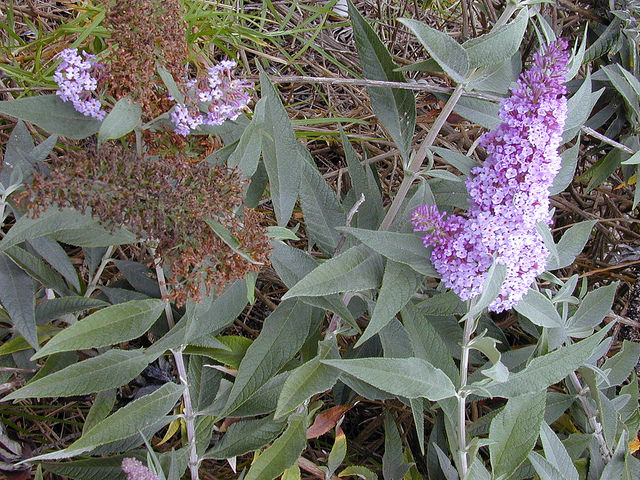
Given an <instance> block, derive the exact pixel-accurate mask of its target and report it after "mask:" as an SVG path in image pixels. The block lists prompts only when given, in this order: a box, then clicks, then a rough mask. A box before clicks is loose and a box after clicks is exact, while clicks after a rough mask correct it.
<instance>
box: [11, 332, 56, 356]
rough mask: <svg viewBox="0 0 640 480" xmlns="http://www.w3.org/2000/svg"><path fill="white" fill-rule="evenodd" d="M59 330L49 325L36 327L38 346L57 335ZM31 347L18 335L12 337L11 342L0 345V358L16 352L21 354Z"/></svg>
mask: <svg viewBox="0 0 640 480" xmlns="http://www.w3.org/2000/svg"><path fill="white" fill-rule="evenodd" d="M60 330H61V328H58V327H53V326H51V325H44V326H42V327H40V326H39V327H37V333H38V345H40V344H42V342H44V341H46V340H49V339H50V338H51V337H53V336H54V335H55V334H56V333H58V332H59V331H60ZM30 348H32V347H31V345H29V344H28V343H27V341H26V340H25V339H24V337H23V336H22V335H18V336H17V337H13V338H12V339H11V340H8V341H6V342H4V343H3V344H2V345H0V356H2V355H10V354H12V353H16V352H22V351H24V350H29V349H30Z"/></svg>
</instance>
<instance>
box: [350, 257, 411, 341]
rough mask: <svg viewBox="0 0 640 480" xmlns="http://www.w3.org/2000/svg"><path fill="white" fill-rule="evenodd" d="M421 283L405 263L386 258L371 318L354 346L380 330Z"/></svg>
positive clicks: (409, 298) (402, 306) (401, 307)
mask: <svg viewBox="0 0 640 480" xmlns="http://www.w3.org/2000/svg"><path fill="white" fill-rule="evenodd" d="M421 283H422V277H421V276H420V275H418V274H417V273H416V272H414V271H413V270H411V269H410V268H408V267H407V266H406V265H403V264H401V263H396V262H394V261H391V260H388V261H387V265H386V268H385V269H384V276H383V277H382V287H380V292H379V293H378V300H377V301H376V306H375V308H374V309H373V314H372V315H371V320H370V321H369V324H368V325H367V328H366V330H365V331H364V333H363V334H362V336H361V337H360V339H359V340H358V342H357V343H356V345H355V347H358V346H360V345H362V344H363V343H364V342H366V341H367V340H369V339H370V338H371V337H373V336H374V335H375V334H377V333H378V332H379V331H380V330H382V329H383V328H384V327H385V326H386V325H387V324H388V323H389V322H390V321H391V320H392V319H393V318H394V317H395V315H396V314H397V313H398V312H399V311H400V310H402V309H403V308H404V306H405V305H406V304H407V303H408V302H409V300H411V297H412V296H413V294H414V293H416V291H417V290H418V287H419V286H420V284H421Z"/></svg>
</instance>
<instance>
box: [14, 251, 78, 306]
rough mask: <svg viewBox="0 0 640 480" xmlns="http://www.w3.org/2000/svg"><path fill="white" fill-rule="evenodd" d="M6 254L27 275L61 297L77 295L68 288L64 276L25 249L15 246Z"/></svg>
mask: <svg viewBox="0 0 640 480" xmlns="http://www.w3.org/2000/svg"><path fill="white" fill-rule="evenodd" d="M5 254H6V255H7V256H8V257H9V258H11V260H13V262H14V263H15V264H16V265H18V266H19V267H20V268H21V269H22V270H23V271H24V272H25V273H26V274H28V275H29V276H30V277H31V278H33V279H34V280H36V281H37V282H40V283H41V284H42V285H43V286H44V287H47V288H50V289H52V290H53V291H54V292H56V293H58V294H59V295H72V294H74V293H75V292H73V291H72V290H71V289H70V288H69V287H68V286H67V284H66V282H65V281H64V279H63V278H62V276H60V275H59V274H58V273H57V272H56V271H55V270H53V269H52V268H51V267H50V266H49V265H47V263H46V262H45V261H44V260H42V259H40V258H38V257H37V256H36V255H32V254H31V253H29V252H27V251H26V250H25V249H24V248H22V247H18V246H17V245H15V246H13V247H10V248H8V249H7V250H6V251H5ZM65 255H66V254H65Z"/></svg>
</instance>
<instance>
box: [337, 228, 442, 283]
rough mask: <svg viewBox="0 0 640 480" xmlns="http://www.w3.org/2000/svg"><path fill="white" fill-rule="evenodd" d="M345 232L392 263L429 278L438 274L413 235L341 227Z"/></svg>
mask: <svg viewBox="0 0 640 480" xmlns="http://www.w3.org/2000/svg"><path fill="white" fill-rule="evenodd" d="M338 230H342V231H345V232H347V233H349V234H351V235H353V236H354V237H356V238H357V239H358V240H360V241H361V242H362V243H364V244H365V245H366V246H368V247H369V248H371V249H372V250H374V251H376V252H378V253H379V254H380V255H382V256H384V257H387V258H388V259H390V260H393V261H394V262H399V263H403V264H405V265H408V266H410V267H411V268H413V269H414V270H415V271H416V272H418V273H420V274H422V275H426V276H429V277H437V276H438V273H437V272H436V271H435V269H434V268H433V265H431V262H430V261H429V250H427V249H426V248H425V247H424V244H423V243H422V239H421V238H420V236H419V235H416V234H415V233H398V232H388V231H382V230H364V229H362V228H352V227H341V228H338Z"/></svg>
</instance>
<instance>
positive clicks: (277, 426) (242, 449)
mask: <svg viewBox="0 0 640 480" xmlns="http://www.w3.org/2000/svg"><path fill="white" fill-rule="evenodd" d="M284 425H285V421H284V420H279V421H276V420H274V419H273V417H271V416H269V417H264V418H260V419H257V420H256V419H251V420H242V421H240V422H236V423H234V424H232V425H231V426H230V427H229V428H228V429H227V432H226V433H225V434H224V437H222V440H221V441H220V442H218V443H217V444H216V445H215V446H214V447H213V448H211V449H210V450H208V451H207V452H206V453H205V454H204V457H203V458H205V459H206V458H214V459H217V460H224V459H225V458H232V457H236V456H239V455H244V454H245V453H249V452H252V451H254V450H257V449H259V448H261V447H263V446H264V445H266V444H267V443H269V442H271V441H272V440H273V439H274V438H276V437H277V436H278V435H279V434H280V432H282V429H283V428H284Z"/></svg>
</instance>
